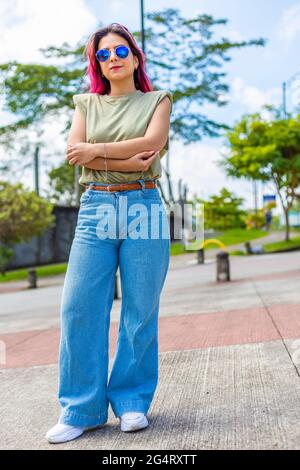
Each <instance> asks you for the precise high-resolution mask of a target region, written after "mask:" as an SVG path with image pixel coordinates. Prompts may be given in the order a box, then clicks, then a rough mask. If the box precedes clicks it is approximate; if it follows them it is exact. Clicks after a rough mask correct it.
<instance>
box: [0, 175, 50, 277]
mask: <svg viewBox="0 0 300 470" xmlns="http://www.w3.org/2000/svg"><path fill="white" fill-rule="evenodd" d="M52 210H53V206H52V204H51V203H50V202H49V201H47V200H45V199H43V198H41V197H39V196H38V195H37V194H36V193H35V192H34V191H27V190H26V189H25V188H24V187H23V185H22V184H21V183H17V184H15V185H11V184H9V183H7V182H5V181H0V246H1V247H0V270H1V272H2V273H3V272H5V266H6V264H7V262H8V261H9V258H10V257H11V255H12V254H13V245H15V244H16V243H21V242H25V241H28V240H30V239H31V238H32V237H33V236H35V235H41V234H42V233H43V232H44V230H45V229H46V228H47V227H49V226H53V225H54V221H55V217H54V215H53V214H52Z"/></svg>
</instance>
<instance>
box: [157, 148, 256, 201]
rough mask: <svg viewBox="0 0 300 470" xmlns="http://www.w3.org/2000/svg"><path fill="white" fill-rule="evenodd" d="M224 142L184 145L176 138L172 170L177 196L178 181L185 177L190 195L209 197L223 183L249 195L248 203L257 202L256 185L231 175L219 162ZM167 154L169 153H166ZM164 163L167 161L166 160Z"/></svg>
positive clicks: (240, 194) (242, 193)
mask: <svg viewBox="0 0 300 470" xmlns="http://www.w3.org/2000/svg"><path fill="white" fill-rule="evenodd" d="M220 149H221V144H220V142H217V141H216V143H215V144H214V145H207V144H205V143H201V142H199V143H194V144H190V145H188V146H184V145H182V144H180V143H178V142H174V143H173V144H172V145H171V148H170V157H169V158H170V170H171V174H172V180H173V185H174V188H175V197H177V195H178V192H177V186H178V181H179V179H180V178H182V181H183V184H187V185H188V188H189V193H188V196H189V197H192V195H193V194H197V195H198V196H199V197H203V198H207V197H208V196H210V195H212V194H217V193H219V192H220V190H221V188H222V187H227V188H229V189H230V190H231V191H233V192H234V193H235V194H236V195H237V196H238V197H244V198H245V206H246V207H252V206H253V195H252V185H251V183H250V182H247V181H241V180H234V179H232V178H230V179H229V178H228V177H227V176H226V175H225V172H223V170H222V169H221V168H219V167H218V166H217V164H216V162H217V161H218V160H220V159H221V153H220ZM164 158H165V157H164ZM163 165H165V162H164V161H163Z"/></svg>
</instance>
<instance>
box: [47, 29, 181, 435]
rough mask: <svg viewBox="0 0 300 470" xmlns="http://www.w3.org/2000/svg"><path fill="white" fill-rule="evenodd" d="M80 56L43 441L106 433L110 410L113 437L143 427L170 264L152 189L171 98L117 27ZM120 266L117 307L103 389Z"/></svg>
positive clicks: (165, 141)
mask: <svg viewBox="0 0 300 470" xmlns="http://www.w3.org/2000/svg"><path fill="white" fill-rule="evenodd" d="M85 52H86V53H87V57H88V62H89V64H88V69H87V73H88V76H89V79H90V83H91V85H90V93H83V94H77V95H74V96H73V101H74V103H75V105H76V108H75V111H74V116H73V120H72V125H71V129H70V134H69V139H68V144H69V145H68V150H67V158H68V160H69V163H70V164H71V165H81V166H82V175H81V176H80V178H79V183H80V184H81V185H82V186H84V187H85V188H86V190H85V192H84V193H83V194H82V196H81V198H80V208H79V213H78V220H77V225H76V230H75V237H74V239H73V242H72V246H71V250H70V255H69V262H68V268H67V272H66V277H65V282H64V287H63V293H62V302H61V338H60V350H59V390H58V400H59V403H60V406H61V414H60V417H59V420H58V423H57V424H56V425H55V426H54V427H53V428H51V429H50V430H49V431H48V432H47V434H46V438H47V439H48V441H49V442H52V443H57V442H65V441H69V440H72V439H75V438H76V437H78V436H80V435H81V434H83V432H84V431H86V430H87V429H93V428H96V427H99V426H102V425H104V424H105V423H106V422H107V419H108V406H109V403H110V404H111V407H112V410H113V412H114V414H115V416H116V417H118V418H119V419H120V422H121V430H122V431H134V430H139V429H143V428H145V427H147V426H148V420H147V416H146V415H147V411H148V409H149V407H150V404H151V401H152V399H153V395H154V392H155V389H156V386H157V381H158V342H157V341H158V340H157V330H158V311H159V300H160V294H161V290H162V288H163V285H164V281H165V278H166V275H167V271H168V267H169V256H170V232H169V224H168V220H167V214H166V211H165V208H164V206H163V203H162V200H161V197H160V193H159V191H158V189H157V187H156V180H157V179H158V178H160V176H161V166H160V158H161V156H163V155H164V154H165V153H166V151H167V150H168V143H169V142H168V133H169V125H170V113H171V111H172V100H173V97H172V94H171V93H170V92H169V91H167V90H157V91H153V87H152V85H151V83H150V81H149V79H148V77H147V75H146V73H145V68H144V63H145V57H144V54H143V52H142V51H141V50H140V49H139V47H138V45H137V44H136V42H135V40H134V38H133V36H132V34H131V33H130V32H129V31H128V29H127V28H126V27H124V26H122V25H120V24H118V23H112V24H111V25H108V26H107V27H105V28H103V29H101V30H99V31H97V32H96V33H94V34H93V35H92V37H91V38H90V39H89V41H88V44H87V46H86V49H85ZM117 67H118V68H117ZM137 212H138V213H139V214H141V217H139V224H136V220H135V219H134V216H135V215H136V213H137ZM104 214H105V215H106V216H105V217H104ZM160 221H162V226H161V225H160ZM106 227H108V231H107V230H106ZM137 227H141V230H140V232H139V231H137V230H136V229H137ZM118 267H119V269H120V278H121V290H122V306H121V316H120V326H119V336H118V343H117V350H116V355H115V358H114V363H113V367H112V371H111V375H110V379H109V383H108V384H107V375H108V361H109V355H108V340H109V326H110V311H111V307H112V303H113V299H114V288H115V275H116V271H117V269H118Z"/></svg>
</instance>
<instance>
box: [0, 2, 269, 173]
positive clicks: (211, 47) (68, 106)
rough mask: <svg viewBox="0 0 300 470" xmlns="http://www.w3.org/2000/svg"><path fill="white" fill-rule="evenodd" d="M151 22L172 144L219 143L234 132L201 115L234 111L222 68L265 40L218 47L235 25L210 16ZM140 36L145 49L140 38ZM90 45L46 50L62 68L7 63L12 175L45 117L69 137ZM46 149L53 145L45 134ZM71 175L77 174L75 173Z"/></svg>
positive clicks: (156, 81)
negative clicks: (209, 109)
mask: <svg viewBox="0 0 300 470" xmlns="http://www.w3.org/2000/svg"><path fill="white" fill-rule="evenodd" d="M146 19H147V21H146V24H147V25H149V26H148V27H147V28H146V29H145V39H146V45H147V50H146V56H147V63H146V66H147V73H148V74H149V77H150V79H151V81H152V83H153V85H154V88H155V89H158V88H168V89H170V90H171V91H172V92H173V97H174V110H175V112H173V113H172V115H171V128H170V140H172V139H176V140H181V141H183V143H184V145H187V144H189V143H191V142H198V141H199V140H201V139H202V138H203V136H209V137H217V136H219V133H220V131H221V130H224V129H229V127H228V125H227V124H226V123H220V122H216V121H213V120H212V119H209V117H208V116H207V115H205V114H204V113H203V112H202V110H203V107H204V105H205V104H206V103H214V104H216V105H217V106H225V105H226V104H227V101H226V95H227V94H228V91H229V85H228V84H227V83H226V81H225V76H226V73H225V72H224V71H223V69H222V68H223V66H224V64H225V63H226V62H228V61H230V60H231V58H230V55H229V53H230V52H231V50H236V49H242V48H245V47H250V46H264V45H265V43H266V40H265V39H262V38H258V39H251V40H249V41H234V42H232V41H230V40H229V39H227V38H224V37H221V39H218V40H216V39H215V37H214V34H215V32H214V29H215V28H216V27H218V26H220V27H222V26H224V25H226V24H227V22H228V20H227V19H224V18H220V19H215V18H213V17H212V16H211V15H206V14H200V15H197V16H195V17H194V18H189V19H187V18H184V17H183V16H181V14H180V12H179V10H177V9H164V10H162V11H159V12H151V13H148V14H147V15H146ZM102 26H103V25H102V24H100V25H99V27H102ZM133 34H134V36H135V37H136V38H137V40H139V42H140V40H141V33H140V31H138V32H134V33H133ZM87 40H88V37H84V38H83V39H82V40H81V41H80V42H79V43H78V44H76V45H75V47H73V46H71V45H69V44H68V43H63V44H62V46H61V47H56V46H51V47H48V48H47V49H40V51H41V52H42V53H43V54H44V55H45V57H47V58H49V61H50V62H51V59H54V60H55V65H54V64H51V63H50V64H49V65H48V64H47V65H45V64H34V63H27V64H22V63H19V62H17V61H11V62H8V63H5V64H0V78H1V93H2V95H3V100H4V103H5V109H6V110H7V111H8V112H10V113H13V114H15V115H16V117H17V119H16V121H15V122H13V123H10V124H8V125H5V126H2V127H1V128H0V144H2V145H3V146H5V147H6V155H7V157H8V159H7V160H5V165H6V166H7V167H8V170H9V165H10V159H14V158H15V156H16V155H17V153H16V152H17V150H18V143H19V142H21V140H22V139H24V141H25V143H24V145H25V146H26V145H27V150H26V152H25V153H26V155H30V157H31V156H32V155H33V149H31V148H30V140H29V141H28V140H26V136H27V134H28V130H29V129H32V131H33V132H34V133H36V128H37V127H39V128H42V127H43V122H44V121H45V119H46V118H47V119H55V118H56V116H57V114H58V113H60V114H61V115H64V116H66V123H65V127H64V129H62V134H63V135H65V134H66V132H67V131H68V130H69V128H70V124H71V111H72V110H73V102H72V95H73V94H75V93H81V92H86V91H88V81H87V77H86V76H85V72H86V66H87V63H86V59H85V58H84V57H83V52H84V46H85V44H86V42H87ZM175 51H176V53H175V54H174V52H175ZM61 59H63V60H64V62H61ZM58 60H60V63H59V65H57V62H58ZM39 142H40V144H41V145H42V144H44V145H45V144H46V146H49V145H51V142H47V137H46V136H42V135H40V137H39ZM42 156H43V155H42ZM0 163H1V162H0ZM18 163H19V166H18V165H17V164H18ZM24 164H26V159H25V158H24V155H22V158H18V162H16V165H17V166H18V168H19V169H20V170H22V165H24ZM0 166H1V165H0ZM68 171H69V172H70V173H71V169H70V168H68ZM169 176H170V175H169Z"/></svg>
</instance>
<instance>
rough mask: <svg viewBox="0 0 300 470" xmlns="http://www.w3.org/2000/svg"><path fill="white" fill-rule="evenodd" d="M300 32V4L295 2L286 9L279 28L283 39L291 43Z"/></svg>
mask: <svg viewBox="0 0 300 470" xmlns="http://www.w3.org/2000/svg"><path fill="white" fill-rule="evenodd" d="M299 33H300V4H299V2H297V3H295V4H294V5H292V6H291V7H289V8H287V9H286V10H284V12H283V14H282V18H281V22H280V26H279V29H278V35H279V38H280V39H281V40H285V41H286V42H287V43H291V42H292V41H293V39H294V38H295V37H296V36H297V34H299Z"/></svg>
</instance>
